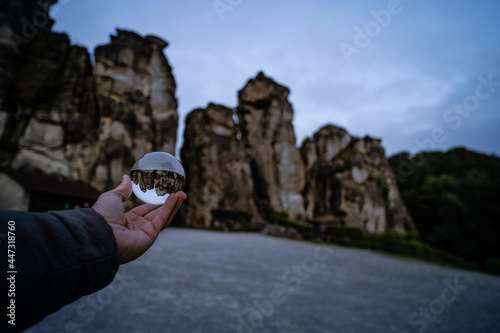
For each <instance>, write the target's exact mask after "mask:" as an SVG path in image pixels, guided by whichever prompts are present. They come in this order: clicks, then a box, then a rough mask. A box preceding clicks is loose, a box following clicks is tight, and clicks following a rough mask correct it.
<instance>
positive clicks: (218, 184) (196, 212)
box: [181, 104, 260, 230]
mask: <svg viewBox="0 0 500 333" xmlns="http://www.w3.org/2000/svg"><path fill="white" fill-rule="evenodd" d="M233 115H234V113H233V110H232V109H230V108H227V107H224V106H221V105H214V104H209V105H208V106H207V108H205V109H196V110H194V111H192V112H191V113H190V114H189V115H188V116H187V118H186V128H185V131H184V145H183V147H182V150H181V158H182V161H183V166H184V169H185V171H186V181H187V183H186V188H185V192H186V193H188V202H187V203H186V206H187V207H189V209H188V210H187V221H186V223H187V224H189V225H190V226H195V227H205V228H220V229H233V230H235V229H247V230H248V229H252V228H255V227H256V226H257V225H258V224H259V223H260V216H259V213H258V211H257V209H256V205H255V203H254V195H255V192H254V183H253V178H252V171H251V169H250V163H249V161H248V159H247V156H246V155H245V149H244V148H243V142H242V141H241V140H238V137H239V135H238V131H239V129H238V127H237V124H236V123H235V121H234V119H233Z"/></svg>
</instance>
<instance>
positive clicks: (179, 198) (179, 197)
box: [166, 191, 187, 226]
mask: <svg viewBox="0 0 500 333" xmlns="http://www.w3.org/2000/svg"><path fill="white" fill-rule="evenodd" d="M186 198H187V196H186V193H184V192H182V191H180V192H177V202H176V204H175V207H174V210H173V211H172V213H171V214H170V217H169V219H168V221H167V223H166V226H168V225H169V224H170V222H172V220H173V219H174V217H175V214H177V212H178V211H179V208H180V207H181V205H182V203H183V202H184V201H185V200H186Z"/></svg>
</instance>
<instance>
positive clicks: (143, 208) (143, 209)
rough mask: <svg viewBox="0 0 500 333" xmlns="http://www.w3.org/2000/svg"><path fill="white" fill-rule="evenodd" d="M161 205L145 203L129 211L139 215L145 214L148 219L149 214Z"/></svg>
mask: <svg viewBox="0 0 500 333" xmlns="http://www.w3.org/2000/svg"><path fill="white" fill-rule="evenodd" d="M160 207H161V206H160V205H154V204H143V205H140V206H137V207H135V208H134V209H131V210H130V211H129V213H134V214H136V215H139V216H143V217H145V218H146V219H147V217H148V215H149V214H151V213H153V212H154V211H155V210H157V209H158V208H160Z"/></svg>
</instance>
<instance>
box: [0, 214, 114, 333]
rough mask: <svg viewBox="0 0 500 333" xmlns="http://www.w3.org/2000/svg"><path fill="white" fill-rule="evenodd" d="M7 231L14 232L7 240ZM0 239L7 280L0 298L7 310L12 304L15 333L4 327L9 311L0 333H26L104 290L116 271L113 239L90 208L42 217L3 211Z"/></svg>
mask: <svg viewBox="0 0 500 333" xmlns="http://www.w3.org/2000/svg"><path fill="white" fill-rule="evenodd" d="M9 221H14V222H10V223H9ZM9 225H10V226H12V225H14V228H15V229H14V231H11V233H10V234H9V231H10V230H9V229H8V227H9ZM11 229H12V228H11ZM0 233H1V236H2V238H1V244H0V246H1V253H2V257H1V259H0V260H1V263H0V267H2V272H5V274H6V275H7V276H6V277H5V278H4V279H2V286H5V287H3V288H2V293H3V294H4V295H2V296H3V297H6V298H7V306H9V304H11V302H12V299H13V300H14V302H15V303H14V304H15V327H14V326H13V325H11V324H9V323H8V321H9V320H11V318H12V316H10V317H9V316H6V314H9V312H12V311H11V310H9V309H7V313H2V324H1V325H0V327H2V328H3V327H5V328H6V329H5V330H4V329H2V332H11V331H14V332H16V331H21V330H23V329H26V328H27V327H29V326H31V325H33V324H35V323H37V322H38V321H40V320H42V319H43V318H44V317H45V316H47V315H48V314H50V313H53V312H55V311H57V310H58V309H60V308H61V307H63V306H64V305H66V304H68V303H71V302H73V301H75V300H77V299H78V298H80V297H82V296H84V295H87V294H90V293H93V292H95V291H97V290H100V289H102V288H104V287H105V286H106V285H108V284H109V283H110V282H111V281H112V280H113V277H114V275H115V274H116V271H117V270H118V266H119V261H118V255H117V245H116V239H115V237H114V235H113V232H112V230H111V228H110V226H109V225H108V224H107V223H106V221H105V220H104V218H103V217H102V216H101V215H100V214H98V213H97V212H96V211H94V210H93V209H92V208H85V209H76V210H68V211H52V212H47V213H30V212H18V211H3V212H0ZM9 236H11V237H10V238H9ZM12 236H14V237H15V238H12ZM14 239H15V242H14V243H13V242H12V240H14ZM9 241H11V242H10V243H9ZM9 244H15V249H14V251H15V252H14V253H15V257H13V258H14V261H10V262H9V259H11V258H12V256H10V257H9V256H8V255H9V252H8V245H9ZM10 249H11V250H12V247H10ZM12 253H13V252H12V251H11V252H10V254H12ZM12 262H13V266H10V265H11V264H12ZM9 272H15V273H9ZM12 277H14V279H12ZM8 278H10V280H9V279H8ZM12 281H14V284H12V283H11V282H12ZM13 287H14V288H13ZM9 290H14V291H13V292H14V294H12V293H10V296H13V297H9ZM3 309H4V310H3V311H5V309H6V308H5V307H3ZM11 323H12V322H11Z"/></svg>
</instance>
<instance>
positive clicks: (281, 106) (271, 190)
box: [237, 72, 305, 219]
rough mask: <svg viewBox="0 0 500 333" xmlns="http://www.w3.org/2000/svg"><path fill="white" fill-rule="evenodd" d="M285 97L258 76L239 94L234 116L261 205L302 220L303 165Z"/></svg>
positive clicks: (285, 92)
mask: <svg viewBox="0 0 500 333" xmlns="http://www.w3.org/2000/svg"><path fill="white" fill-rule="evenodd" d="M288 94H289V90H288V88H286V87H284V86H282V85H279V84H277V83H275V82H274V81H273V80H272V79H270V78H268V77H266V76H265V75H264V74H263V73H262V72H261V73H259V74H258V75H257V77H256V78H255V79H251V80H249V81H248V83H247V84H246V85H245V87H244V88H243V89H242V90H241V91H239V93H238V99H239V105H238V111H237V112H238V119H239V122H240V128H241V133H242V140H243V141H244V143H245V145H246V147H247V151H248V155H249V157H250V165H251V167H252V171H253V177H254V185H255V188H256V192H257V196H258V197H259V198H261V203H262V204H264V205H266V206H268V207H269V208H270V209H271V210H273V211H275V212H278V211H286V212H288V214H289V215H290V217H292V218H295V219H303V218H304V217H305V212H304V202H303V198H302V195H301V191H302V189H303V187H304V178H305V177H304V174H305V173H304V163H303V161H302V158H301V155H300V152H299V150H298V148H297V147H296V138H295V133H294V130H293V125H292V119H293V108H292V105H291V104H290V102H289V101H288ZM261 208H262V207H261Z"/></svg>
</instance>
